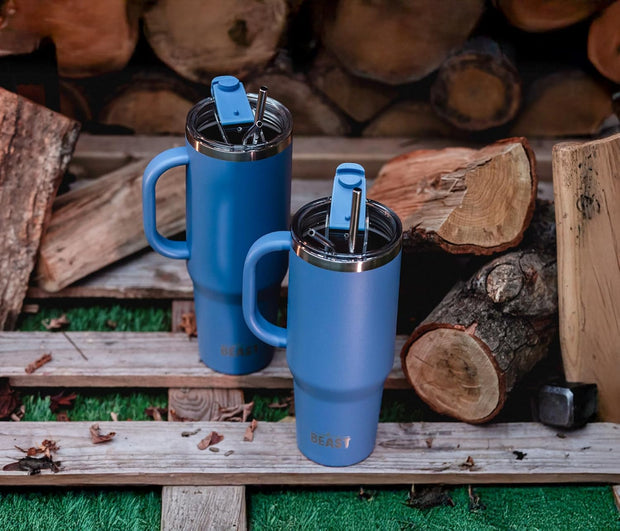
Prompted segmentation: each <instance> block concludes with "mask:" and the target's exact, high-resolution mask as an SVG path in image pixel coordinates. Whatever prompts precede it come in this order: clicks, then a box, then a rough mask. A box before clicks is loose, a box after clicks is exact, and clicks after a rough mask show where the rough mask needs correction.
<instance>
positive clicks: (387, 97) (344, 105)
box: [308, 51, 397, 122]
mask: <svg viewBox="0 0 620 531" xmlns="http://www.w3.org/2000/svg"><path fill="white" fill-rule="evenodd" d="M308 77H309V80H310V82H311V83H312V85H314V86H315V87H316V88H317V89H318V90H320V91H321V92H322V93H323V94H325V95H326V96H327V97H328V98H329V99H330V100H331V101H332V102H334V103H335V104H336V105H337V106H338V108H340V109H342V110H343V111H344V112H345V113H347V114H348V115H349V116H350V117H351V118H353V119H354V120H356V121H357V122H366V121H367V120H370V119H371V118H372V117H373V116H375V115H376V114H377V113H378V112H379V111H381V109H383V108H384V107H386V106H387V105H389V104H390V103H391V102H392V100H393V99H394V98H395V97H396V94H397V91H396V89H395V88H394V87H391V86H387V85H385V84H383V83H377V82H375V81H370V80H367V79H360V78H358V77H355V76H352V75H351V74H350V73H349V72H348V71H347V70H345V69H344V68H343V66H342V65H341V64H340V63H339V61H338V59H336V58H335V57H334V56H333V55H331V54H330V53H329V52H325V51H323V52H322V53H319V55H318V56H317V58H316V59H315V61H314V63H313V65H312V68H311V70H310V72H309V73H308Z"/></svg>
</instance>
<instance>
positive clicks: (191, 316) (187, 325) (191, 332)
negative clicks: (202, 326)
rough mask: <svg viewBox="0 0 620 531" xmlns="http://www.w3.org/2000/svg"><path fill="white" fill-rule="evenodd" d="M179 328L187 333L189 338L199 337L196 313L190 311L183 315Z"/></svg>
mask: <svg viewBox="0 0 620 531" xmlns="http://www.w3.org/2000/svg"><path fill="white" fill-rule="evenodd" d="M178 326H179V329H180V330H182V331H183V332H185V333H186V334H187V337H188V338H192V337H198V328H197V327H196V314H195V313H194V312H188V313H184V314H182V315H181V322H180V323H179V325H178Z"/></svg>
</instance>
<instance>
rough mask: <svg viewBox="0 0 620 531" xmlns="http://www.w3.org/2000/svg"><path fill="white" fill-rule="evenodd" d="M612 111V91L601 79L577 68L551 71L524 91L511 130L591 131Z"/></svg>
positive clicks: (546, 133) (520, 132)
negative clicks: (522, 101)
mask: <svg viewBox="0 0 620 531" xmlns="http://www.w3.org/2000/svg"><path fill="white" fill-rule="evenodd" d="M567 110H569V111H570V112H569V111H567ZM611 114H612V108H611V95H610V91H609V88H608V87H607V86H606V85H605V84H604V83H602V82H601V81H599V80H598V79H594V78H593V77H592V76H590V75H589V74H586V73H585V72H582V71H580V70H568V71H560V72H554V73H552V74H549V75H548V76H545V77H542V78H540V79H538V80H536V81H535V82H534V83H533V84H532V86H531V87H530V89H529V90H528V91H527V94H526V95H525V98H524V103H523V110H522V111H521V113H520V114H519V116H518V117H517V120H516V122H515V124H514V126H513V127H512V130H511V133H512V134H514V135H519V136H521V135H522V136H528V137H530V136H544V137H558V136H577V135H593V134H596V133H598V132H599V131H600V129H601V126H602V125H603V122H605V120H606V119H607V118H608V117H609V116H610V115H611Z"/></svg>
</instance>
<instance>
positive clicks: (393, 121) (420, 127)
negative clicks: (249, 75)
mask: <svg viewBox="0 0 620 531" xmlns="http://www.w3.org/2000/svg"><path fill="white" fill-rule="evenodd" d="M458 135H459V131H458V130H457V129H455V128H453V127H452V126H451V125H450V124H448V123H446V122H444V121H443V120H441V119H440V118H439V117H438V116H437V115H436V114H435V111H433V108H432V107H431V104H430V103H428V102H426V101H410V100H409V101H400V102H398V103H395V104H394V105H391V106H390V107H388V108H387V109H386V110H385V111H383V112H382V113H380V114H379V115H378V116H377V117H375V118H374V119H373V120H372V121H371V122H370V123H369V124H368V125H367V126H366V127H365V128H364V131H363V132H362V136H366V137H386V136H395V137H417V138H425V137H426V138H437V137H454V136H458Z"/></svg>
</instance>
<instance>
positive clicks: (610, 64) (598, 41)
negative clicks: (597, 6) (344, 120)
mask: <svg viewBox="0 0 620 531" xmlns="http://www.w3.org/2000/svg"><path fill="white" fill-rule="evenodd" d="M588 59H590V61H591V62H592V64H593V65H594V66H595V67H596V69H597V70H598V71H599V72H600V73H601V74H603V75H604V76H605V77H607V78H608V79H611V80H612V81H613V82H614V83H620V2H619V1H616V2H614V3H613V4H611V5H610V6H609V7H608V8H607V9H605V11H603V12H602V13H601V15H600V16H599V17H597V18H595V19H594V20H593V21H592V24H591V25H590V31H589V32H588Z"/></svg>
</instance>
